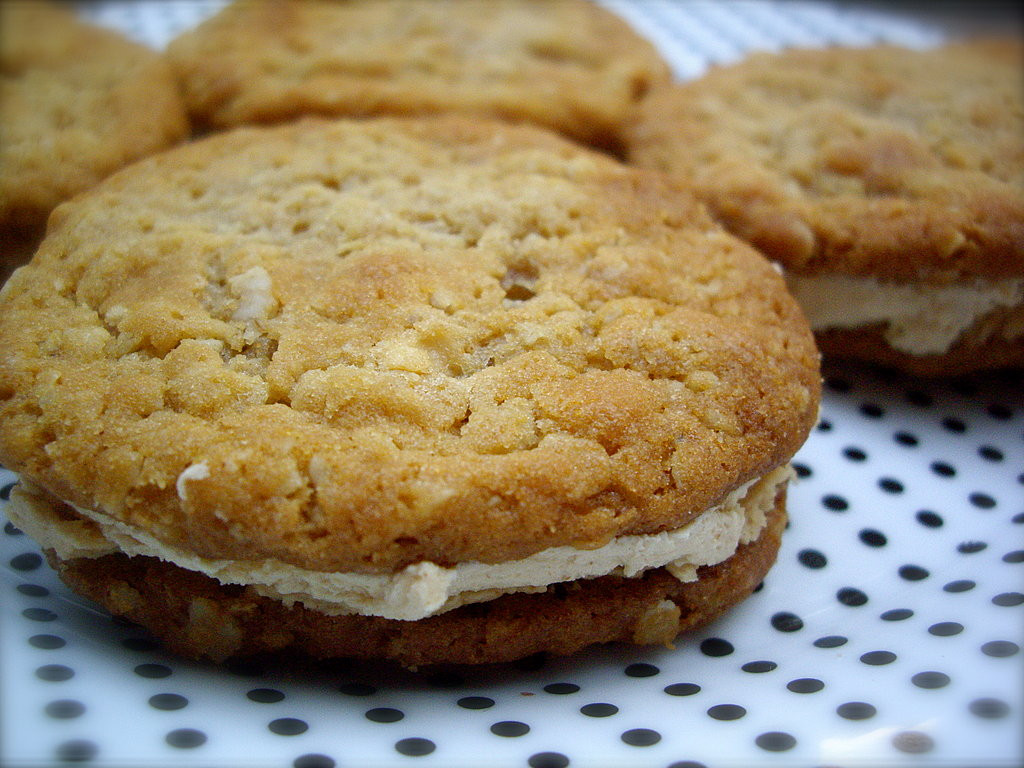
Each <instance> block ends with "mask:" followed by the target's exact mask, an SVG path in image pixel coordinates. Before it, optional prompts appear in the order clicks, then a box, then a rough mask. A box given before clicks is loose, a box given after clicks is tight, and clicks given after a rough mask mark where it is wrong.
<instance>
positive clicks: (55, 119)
mask: <svg viewBox="0 0 1024 768" xmlns="http://www.w3.org/2000/svg"><path fill="white" fill-rule="evenodd" d="M0 70H2V77H0V242H2V243H3V245H0V251H2V252H0V260H3V261H4V262H5V263H6V268H8V269H9V268H11V267H12V266H13V265H15V264H18V263H21V262H23V261H25V260H27V258H28V257H30V256H31V252H32V251H33V250H34V249H35V246H36V245H38V240H39V238H40V237H41V235H42V230H43V228H44V226H45V223H46V217H47V215H48V214H49V213H50V211H51V210H52V209H53V208H54V207H55V206H56V205H57V204H58V203H60V202H62V201H64V200H66V199H68V198H70V197H72V196H73V195H75V194H77V193H78V192H80V191H82V190H84V189H88V188H89V187H91V186H92V185H93V184H95V183H96V182H97V181H99V180H100V179H102V178H103V177H104V176H107V175H108V174H110V173H111V172H113V171H115V170H117V169H118V168H120V167H122V166H124V165H126V164H128V163H130V162H131V161H133V160H135V159H138V158H140V157H142V156H144V155H147V154H150V153H151V152H155V151H157V150H160V149H163V148H165V147H167V146H169V145H171V144H174V143H176V142H178V141H179V140H181V139H183V138H184V137H185V136H186V134H187V133H188V130H189V127H188V122H187V116H186V113H185V108H184V104H183V102H182V100H181V96H180V94H179V92H178V86H177V83H176V81H175V79H174V76H173V74H172V73H171V70H170V68H169V67H168V65H167V63H166V62H165V61H164V60H163V58H162V57H161V56H160V55H159V54H157V53H156V52H155V51H152V50H149V49H147V48H145V47H143V46H141V45H137V44H135V43H133V42H131V41H130V40H128V39H126V38H124V37H122V36H121V35H120V34H118V33H116V32H114V31H111V30H107V29H102V28H100V27H96V26H93V25H91V24H88V23H86V22H83V21H80V20H79V19H78V18H77V17H76V16H75V15H74V14H73V13H72V12H70V11H69V10H67V9H66V8H63V7H61V6H59V5H58V4H55V3H48V2H44V1H43V0H39V1H38V2H36V1H35V0H4V2H2V3H0ZM0 271H3V270H2V269H0Z"/></svg>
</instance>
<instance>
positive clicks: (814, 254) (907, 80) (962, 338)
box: [628, 38, 1024, 375]
mask: <svg viewBox="0 0 1024 768" xmlns="http://www.w3.org/2000/svg"><path fill="white" fill-rule="evenodd" d="M642 110H643V115H642V117H641V118H640V119H639V121H638V123H637V124H636V125H635V126H633V128H632V129H631V131H630V135H629V139H628V143H629V144H630V148H629V156H630V159H631V161H632V162H634V163H636V164H638V165H642V166H646V167H652V168H659V169H663V170H666V171H668V172H669V173H671V174H672V175H674V176H676V177H677V178H679V179H682V180H685V182H686V183H688V184H691V185H692V186H693V188H694V189H695V190H696V191H697V193H698V194H699V195H700V196H701V197H702V198H703V199H704V200H705V201H706V202H707V203H708V204H709V206H710V207H711V209H712V211H713V212H714V214H715V215H716V216H717V218H718V219H719V220H721V221H722V222H723V223H724V224H725V225H726V226H727V227H728V228H729V229H730V230H731V231H733V232H734V233H735V234H737V235H739V236H740V237H743V238H745V239H746V240H748V241H749V242H751V243H753V244H754V245H756V246H757V247H758V248H760V249H761V250H762V251H764V252H765V253H766V254H767V255H768V256H769V257H770V258H772V259H774V260H776V261H778V262H779V263H781V264H782V265H783V266H784V267H785V269H786V272H787V279H788V280H789V282H790V287H791V289H792V290H793V292H794V294H795V295H796V297H797V299H798V300H799V301H800V303H801V305H802V306H803V308H804V310H805V311H806V313H807V315H808V318H809V320H810V322H811V325H812V327H813V328H814V330H815V333H816V334H817V337H818V341H819V344H820V346H821V348H822V350H823V352H824V353H825V354H826V355H835V356H837V357H844V356H845V357H856V358H861V359H865V360H870V361H875V362H880V363H884V364H888V365H893V366H896V367H899V368H902V369H904V370H907V371H909V372H912V373H918V374H925V375H949V374H958V373H964V372H967V371H972V370H978V369H984V368H997V367H1004V366H1021V365H1024V46H1022V44H1021V41H1020V39H1019V38H1017V39H1012V40H1011V39H1007V40H972V41H964V42H956V43H951V44H948V45H945V46H942V47H939V48H934V49H929V50H924V51H914V50H907V49H903V48H898V47H894V46H879V47H871V48H863V49H854V48H829V49H822V50H791V51H787V52H784V53H781V54H758V55H754V56H751V57H750V58H749V59H747V60H745V61H742V62H740V63H739V64H736V65H732V66H727V67H720V68H716V69H713V70H712V71H710V72H709V73H708V74H707V75H706V76H704V77H702V78H700V79H698V80H695V81H693V82H690V83H685V84H682V85H673V86H672V87H670V88H666V89H664V90H662V91H659V92H658V93H657V94H656V95H653V96H652V97H651V98H650V99H649V100H648V101H647V102H646V104H645V105H644V107H643V108H642Z"/></svg>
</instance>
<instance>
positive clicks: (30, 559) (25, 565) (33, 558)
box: [10, 552, 43, 573]
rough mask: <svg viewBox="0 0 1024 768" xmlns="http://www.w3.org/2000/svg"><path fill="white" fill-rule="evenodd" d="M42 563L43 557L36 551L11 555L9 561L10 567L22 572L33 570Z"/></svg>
mask: <svg viewBox="0 0 1024 768" xmlns="http://www.w3.org/2000/svg"><path fill="white" fill-rule="evenodd" d="M42 564H43V558H42V557H40V555H39V553H38V552H23V553H21V554H20V555H15V556H14V557H12V558H11V562H10V565H11V568H13V569H14V570H16V571H21V572H22V573H25V572H27V571H34V570H36V569H37V568H38V567H39V566H41V565H42Z"/></svg>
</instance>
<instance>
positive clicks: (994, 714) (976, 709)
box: [967, 698, 1010, 720]
mask: <svg viewBox="0 0 1024 768" xmlns="http://www.w3.org/2000/svg"><path fill="white" fill-rule="evenodd" d="M967 708H968V709H969V710H970V712H971V714H972V715H974V716H975V717H982V718H985V719H986V720H998V719H999V718H1001V717H1006V716H1007V715H1008V714H1009V713H1010V707H1009V705H1008V704H1007V703H1006V702H1005V701H1002V700H1000V699H991V698H984V699H975V700H974V701H972V702H971V703H970V704H968V705H967Z"/></svg>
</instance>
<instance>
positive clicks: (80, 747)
mask: <svg viewBox="0 0 1024 768" xmlns="http://www.w3.org/2000/svg"><path fill="white" fill-rule="evenodd" d="M99 751H100V749H99V747H97V746H96V745H95V744H94V743H93V742H91V741H87V740H86V739H72V740H71V741H65V742H64V743H63V744H58V745H57V759H58V760H59V761H60V762H62V763H86V762H89V761H90V760H93V759H94V758H95V757H96V755H98V754H99Z"/></svg>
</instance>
